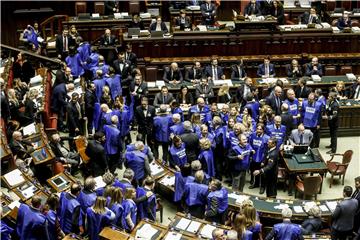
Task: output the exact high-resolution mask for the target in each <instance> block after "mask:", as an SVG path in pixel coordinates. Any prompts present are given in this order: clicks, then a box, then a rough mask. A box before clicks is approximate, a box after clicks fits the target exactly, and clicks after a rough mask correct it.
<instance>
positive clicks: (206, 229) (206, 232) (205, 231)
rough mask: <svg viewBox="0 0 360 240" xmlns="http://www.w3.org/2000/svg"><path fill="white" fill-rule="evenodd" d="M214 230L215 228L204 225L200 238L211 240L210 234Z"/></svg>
mask: <svg viewBox="0 0 360 240" xmlns="http://www.w3.org/2000/svg"><path fill="white" fill-rule="evenodd" d="M214 229H216V227H215V226H213V225H210V224H206V225H205V226H204V227H203V228H202V229H201V232H200V235H201V237H203V238H207V239H212V232H213V231H214Z"/></svg>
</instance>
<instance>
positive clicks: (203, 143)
mask: <svg viewBox="0 0 360 240" xmlns="http://www.w3.org/2000/svg"><path fill="white" fill-rule="evenodd" d="M199 143H200V148H201V150H200V154H199V156H198V159H199V161H200V163H201V165H202V169H203V170H204V172H205V173H207V174H208V175H209V176H210V177H215V165H214V154H213V151H212V150H211V143H210V140H209V139H207V138H202V139H200V141H199Z"/></svg>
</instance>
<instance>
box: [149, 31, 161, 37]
mask: <svg viewBox="0 0 360 240" xmlns="http://www.w3.org/2000/svg"><path fill="white" fill-rule="evenodd" d="M151 37H163V32H162V31H152V32H151Z"/></svg>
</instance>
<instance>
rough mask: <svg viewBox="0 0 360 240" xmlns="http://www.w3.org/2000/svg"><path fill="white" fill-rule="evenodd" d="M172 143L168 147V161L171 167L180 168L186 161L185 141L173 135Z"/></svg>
mask: <svg viewBox="0 0 360 240" xmlns="http://www.w3.org/2000/svg"><path fill="white" fill-rule="evenodd" d="M172 141H173V144H172V145H171V147H170V149H169V157H170V158H169V162H170V166H171V167H173V168H176V167H178V168H181V167H182V166H184V165H185V163H187V156H186V149H185V143H183V142H182V141H181V138H180V137H179V136H175V137H173V140H172Z"/></svg>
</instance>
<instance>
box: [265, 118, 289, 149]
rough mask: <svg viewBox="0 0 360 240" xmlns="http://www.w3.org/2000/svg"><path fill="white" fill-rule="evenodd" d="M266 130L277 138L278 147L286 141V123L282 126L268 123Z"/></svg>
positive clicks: (270, 135)
mask: <svg viewBox="0 0 360 240" xmlns="http://www.w3.org/2000/svg"><path fill="white" fill-rule="evenodd" d="M265 132H266V134H267V135H269V137H275V138H276V139H277V145H276V146H277V147H280V145H281V144H283V143H284V140H285V137H286V127H285V126H284V125H281V126H280V128H277V127H276V126H275V124H271V125H267V126H266V130H265Z"/></svg>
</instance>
